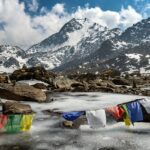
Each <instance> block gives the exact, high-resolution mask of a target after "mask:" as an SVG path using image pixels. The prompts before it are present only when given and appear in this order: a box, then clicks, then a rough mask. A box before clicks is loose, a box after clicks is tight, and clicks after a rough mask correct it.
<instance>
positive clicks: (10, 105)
mask: <svg viewBox="0 0 150 150" xmlns="http://www.w3.org/2000/svg"><path fill="white" fill-rule="evenodd" d="M32 112H33V111H32V109H31V106H30V105H27V104H22V103H18V102H14V101H6V102H5V103H3V113H4V114H28V113H32Z"/></svg>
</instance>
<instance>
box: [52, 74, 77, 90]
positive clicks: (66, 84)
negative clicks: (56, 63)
mask: <svg viewBox="0 0 150 150" xmlns="http://www.w3.org/2000/svg"><path fill="white" fill-rule="evenodd" d="M73 83H75V81H74V80H71V79H69V78H67V77H64V76H58V77H56V78H55V79H54V80H53V84H54V86H55V88H56V89H62V90H70V89H71V85H72V84H73Z"/></svg>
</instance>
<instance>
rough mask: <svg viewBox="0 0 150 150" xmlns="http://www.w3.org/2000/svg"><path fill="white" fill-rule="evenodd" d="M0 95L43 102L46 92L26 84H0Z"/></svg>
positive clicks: (5, 97) (6, 97)
mask: <svg viewBox="0 0 150 150" xmlns="http://www.w3.org/2000/svg"><path fill="white" fill-rule="evenodd" d="M0 97H1V98H4V99H9V100H17V101H35V102H45V101H46V94H45V93H44V92H43V91H42V90H40V89H37V88H34V87H33V86H30V85H28V84H15V85H12V84H6V83H1V84H0Z"/></svg>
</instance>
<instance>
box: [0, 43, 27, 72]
mask: <svg viewBox="0 0 150 150" xmlns="http://www.w3.org/2000/svg"><path fill="white" fill-rule="evenodd" d="M24 64H26V53H25V51H24V50H22V49H20V48H19V47H17V46H9V45H1V46H0V72H12V71H14V70H15V69H18V68H21V67H22V66H23V65H24Z"/></svg>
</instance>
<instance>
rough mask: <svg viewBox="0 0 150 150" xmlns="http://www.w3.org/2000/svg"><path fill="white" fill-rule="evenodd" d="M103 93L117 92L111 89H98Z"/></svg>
mask: <svg viewBox="0 0 150 150" xmlns="http://www.w3.org/2000/svg"><path fill="white" fill-rule="evenodd" d="M98 89H99V90H100V91H101V92H115V90H114V89H113V88H110V87H102V86H101V87H99V88H98Z"/></svg>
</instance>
